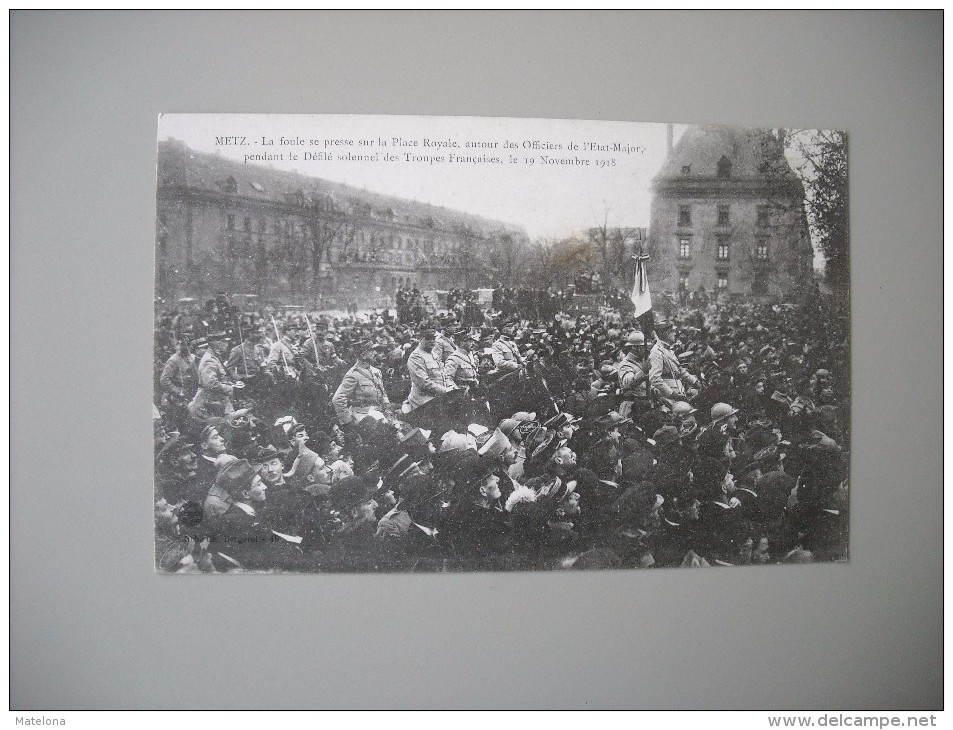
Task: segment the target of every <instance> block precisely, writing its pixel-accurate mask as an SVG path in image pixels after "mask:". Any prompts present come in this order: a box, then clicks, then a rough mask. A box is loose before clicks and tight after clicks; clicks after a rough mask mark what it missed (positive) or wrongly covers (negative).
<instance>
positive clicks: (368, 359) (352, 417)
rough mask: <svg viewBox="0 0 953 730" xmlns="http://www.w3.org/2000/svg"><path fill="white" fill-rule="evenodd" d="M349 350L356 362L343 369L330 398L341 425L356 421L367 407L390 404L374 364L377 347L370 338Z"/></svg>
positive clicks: (388, 405) (381, 408) (369, 408)
mask: <svg viewBox="0 0 953 730" xmlns="http://www.w3.org/2000/svg"><path fill="white" fill-rule="evenodd" d="M351 349H352V350H353V351H354V352H356V353H357V362H356V363H354V367H352V368H351V369H350V370H348V371H347V374H346V375H345V376H344V380H342V381H341V384H340V385H339V386H338V389H337V390H336V391H334V396H333V397H332V398H331V404H332V405H333V406H334V411H335V413H336V414H337V417H338V421H339V422H340V423H341V424H342V425H346V424H351V423H356V422H357V421H360V420H361V419H362V418H364V416H366V415H367V413H368V411H370V410H371V408H377V409H378V410H384V409H385V408H389V407H390V399H389V398H388V397H387V392H386V391H385V390H384V378H383V376H382V375H381V371H380V370H378V369H377V368H376V367H375V365H376V363H377V358H378V351H377V347H376V346H375V345H374V343H373V342H371V341H370V340H363V341H361V342H356V343H355V344H354V345H353V346H352V348H351Z"/></svg>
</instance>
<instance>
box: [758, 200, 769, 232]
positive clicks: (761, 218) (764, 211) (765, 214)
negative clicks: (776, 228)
mask: <svg viewBox="0 0 953 730" xmlns="http://www.w3.org/2000/svg"><path fill="white" fill-rule="evenodd" d="M769 225H771V211H770V209H769V208H768V206H766V205H759V206H758V226H759V227H761V228H764V227H766V226H769Z"/></svg>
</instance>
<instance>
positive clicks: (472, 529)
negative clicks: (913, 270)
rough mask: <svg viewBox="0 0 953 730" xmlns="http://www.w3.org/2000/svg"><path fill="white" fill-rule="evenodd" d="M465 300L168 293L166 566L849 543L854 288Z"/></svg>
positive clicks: (392, 563) (590, 558)
mask: <svg viewBox="0 0 953 730" xmlns="http://www.w3.org/2000/svg"><path fill="white" fill-rule="evenodd" d="M463 319H464V318H463V317H461V312H460V311H449V312H445V313H442V314H437V315H435V316H433V317H431V318H429V319H424V320H423V321H421V322H418V323H411V322H406V321H404V320H402V319H400V318H399V317H398V318H394V317H391V316H390V313H389V312H382V313H380V314H377V313H372V314H371V315H358V316H348V317H343V318H335V317H330V316H327V315H324V314H316V315H311V314H306V313H304V312H303V311H285V312H281V313H273V312H270V311H267V310H259V311H255V312H242V311H238V310H237V309H236V308H233V307H231V306H230V305H229V303H228V300H227V298H226V297H219V298H217V299H216V300H215V301H214V302H210V303H209V304H208V305H206V307H204V308H203V309H200V310H198V311H196V312H181V311H175V310H168V311H164V312H161V313H160V314H159V316H158V317H157V325H156V379H155V385H156V391H155V392H156V396H155V403H154V427H155V447H156V449H155V458H156V482H155V490H156V494H155V500H156V501H155V513H156V546H157V549H156V559H157V565H158V567H159V569H160V570H163V571H170V572H228V571H261V570H287V571H308V572H310V571H367V570H380V571H412V570H416V571H433V570H451V571H452V570H469V569H482V570H513V569H570V568H571V569H584V568H610V567H626V568H629V567H632V568H648V567H668V566H673V567H679V566H680V567H699V566H729V565H731V566H733V565H744V564H753V563H786V562H808V561H831V560H842V559H844V558H846V555H847V528H848V520H847V518H848V469H847V467H848V444H849V443H850V441H849V425H850V424H849V383H850V379H849V351H848V334H849V320H848V316H847V309H846V302H844V301H842V300H840V299H837V298H833V297H820V296H818V297H814V298H812V299H811V300H810V301H806V302H803V303H800V304H798V305H792V304H782V303H773V304H772V303H768V302H765V301H763V300H756V299H751V300H740V301H727V302H719V301H714V300H709V301H707V303H703V302H697V303H695V304H694V305H692V306H686V305H685V304H679V303H677V302H676V303H673V306H672V316H671V317H669V318H666V319H662V318H661V316H660V315H658V312H656V316H654V317H653V316H652V313H651V312H650V313H649V316H646V317H642V318H640V319H639V320H635V319H632V318H631V317H629V316H628V315H625V314H623V313H621V312H609V313H608V314H607V315H606V316H598V317H597V316H590V317H576V316H572V315H571V314H569V313H566V312H559V311H557V312H556V313H554V314H553V316H552V317H549V318H547V319H541V318H520V317H519V316H512V313H503V312H499V311H493V312H490V313H487V314H486V315H485V316H483V317H482V318H481V321H480V323H473V322H464V321H463Z"/></svg>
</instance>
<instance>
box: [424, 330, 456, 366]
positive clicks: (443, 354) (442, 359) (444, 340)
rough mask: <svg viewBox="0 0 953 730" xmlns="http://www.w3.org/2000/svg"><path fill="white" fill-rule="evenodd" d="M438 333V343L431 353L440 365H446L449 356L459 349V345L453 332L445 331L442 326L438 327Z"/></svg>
mask: <svg viewBox="0 0 953 730" xmlns="http://www.w3.org/2000/svg"><path fill="white" fill-rule="evenodd" d="M436 334H437V337H436V343H435V344H434V346H433V350H432V351H431V353H430V354H431V355H433V359H434V360H436V361H437V362H438V363H439V364H440V365H445V364H446V362H447V358H449V357H450V355H451V354H453V352H454V350H456V349H457V345H456V343H455V341H454V339H453V334H451V333H449V332H447V333H444V331H443V329H441V328H437V329H436Z"/></svg>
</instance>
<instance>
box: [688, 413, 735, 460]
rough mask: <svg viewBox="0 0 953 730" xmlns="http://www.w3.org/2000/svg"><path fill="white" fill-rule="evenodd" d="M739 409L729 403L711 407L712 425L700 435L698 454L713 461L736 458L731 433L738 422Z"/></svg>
mask: <svg viewBox="0 0 953 730" xmlns="http://www.w3.org/2000/svg"><path fill="white" fill-rule="evenodd" d="M737 414H738V409H737V408H732V407H731V406H730V405H729V404H727V403H715V405H713V406H712V407H711V423H710V424H709V425H708V426H706V427H705V428H704V429H702V431H701V433H699V434H698V454H699V455H700V456H702V455H703V456H708V457H710V458H713V459H723V458H725V457H726V456H727V457H728V458H730V459H733V458H734V457H735V452H734V449H733V448H732V445H731V433H733V432H734V428H735V424H736V423H737V422H738V415H737Z"/></svg>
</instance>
